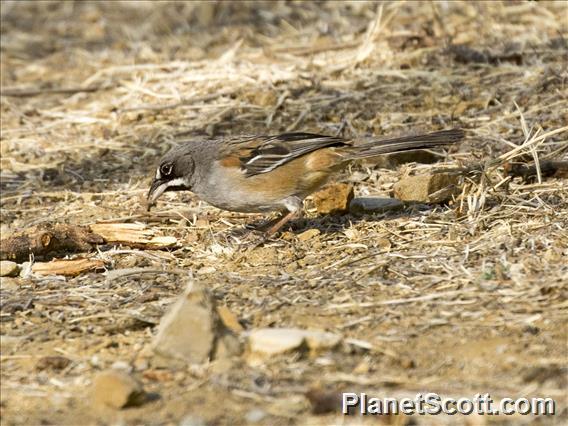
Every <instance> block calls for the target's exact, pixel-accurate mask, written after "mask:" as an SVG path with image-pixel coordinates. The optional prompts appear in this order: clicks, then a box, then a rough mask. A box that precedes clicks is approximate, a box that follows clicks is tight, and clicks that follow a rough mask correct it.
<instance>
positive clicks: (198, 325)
mask: <svg viewBox="0 0 568 426" xmlns="http://www.w3.org/2000/svg"><path fill="white" fill-rule="evenodd" d="M152 348H153V350H154V353H156V354H157V355H159V356H160V357H162V358H166V359H171V360H172V361H175V360H177V361H182V362H184V363H190V364H201V363H204V362H206V361H209V360H211V359H213V358H214V357H215V356H217V357H230V356H233V355H237V354H238V353H240V345H239V342H238V339H237V338H236V337H235V336H233V335H232V333H231V332H230V331H229V330H228V329H227V328H226V327H225V326H224V324H223V322H222V321H221V319H220V318H219V315H218V313H217V309H216V307H215V300H214V299H213V297H212V296H211V294H210V292H209V291H207V290H206V289H204V288H202V287H201V286H199V285H198V284H196V283H190V284H189V285H188V287H187V289H186V291H185V292H184V294H183V295H182V296H181V297H180V298H179V299H178V300H177V301H176V302H175V303H174V304H173V306H172V307H171V308H170V310H169V312H168V313H167V314H166V315H164V317H163V318H162V320H161V321H160V325H159V327H158V333H157V334H156V337H155V338H154V340H153V342H152ZM174 363H175V362H174Z"/></svg>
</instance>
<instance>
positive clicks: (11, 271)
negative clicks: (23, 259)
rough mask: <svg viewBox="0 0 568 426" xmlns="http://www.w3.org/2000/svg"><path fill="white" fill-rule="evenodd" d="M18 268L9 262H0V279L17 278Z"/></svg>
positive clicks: (14, 263) (15, 264)
mask: <svg viewBox="0 0 568 426" xmlns="http://www.w3.org/2000/svg"><path fill="white" fill-rule="evenodd" d="M19 273H20V268H19V267H18V264H17V263H16V262H12V261H10V260H2V261H0V277H17V276H18V274H19Z"/></svg>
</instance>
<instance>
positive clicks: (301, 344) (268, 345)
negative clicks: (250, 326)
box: [248, 328, 341, 356]
mask: <svg viewBox="0 0 568 426" xmlns="http://www.w3.org/2000/svg"><path fill="white" fill-rule="evenodd" d="M340 341H341V336H339V335H337V334H334V333H328V332H325V331H319V330H301V329H298V328H261V329H257V330H253V331H252V332H251V333H250V334H249V336H248V342H249V350H250V351H251V352H252V353H255V354H257V355H264V356H272V355H277V354H282V353H286V352H292V351H296V350H297V351H300V350H303V349H311V350H314V351H317V350H322V349H330V348H333V347H335V346H337V345H338V344H339V342H340Z"/></svg>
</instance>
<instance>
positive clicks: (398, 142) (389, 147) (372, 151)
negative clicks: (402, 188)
mask: <svg viewBox="0 0 568 426" xmlns="http://www.w3.org/2000/svg"><path fill="white" fill-rule="evenodd" d="M463 137H464V131H463V130H461V129H451V130H441V131H439V132H433V133H428V134H425V135H415V136H403V137H400V138H392V139H383V140H377V141H373V142H367V143H364V144H362V145H356V146H352V147H350V148H348V152H347V156H348V157H349V160H358V159H361V158H368V157H374V156H376V155H381V154H390V153H393V152H401V151H411V150H413V149H428V148H434V147H437V146H443V145H452V144H454V143H457V142H459V141H461V140H462V139H463Z"/></svg>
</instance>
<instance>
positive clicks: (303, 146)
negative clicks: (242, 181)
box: [223, 133, 350, 177]
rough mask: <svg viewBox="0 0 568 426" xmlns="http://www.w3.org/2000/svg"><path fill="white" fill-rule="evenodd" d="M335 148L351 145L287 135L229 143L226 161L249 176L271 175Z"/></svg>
mask: <svg viewBox="0 0 568 426" xmlns="http://www.w3.org/2000/svg"><path fill="white" fill-rule="evenodd" d="M331 146H350V143H349V142H348V141H346V140H345V139H342V138H338V137H334V136H325V135H317V134H313V133H283V134H280V135H276V136H257V137H253V138H248V137H247V138H245V139H238V140H234V141H229V142H228V144H227V148H228V150H229V152H225V153H223V157H224V160H223V161H224V162H228V163H227V165H229V163H230V164H231V165H232V164H236V161H235V160H234V159H237V158H238V161H239V164H240V167H241V169H242V170H243V171H244V173H245V175H246V176H247V177H249V176H255V175H258V174H262V173H268V172H270V171H272V170H274V169H276V168H277V167H280V166H282V165H284V164H287V163H289V162H290V161H292V160H294V159H296V158H299V157H301V156H303V155H306V154H309V153H310V152H313V151H316V150H318V149H321V148H325V147H331Z"/></svg>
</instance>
